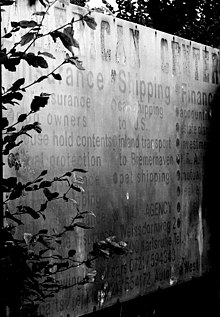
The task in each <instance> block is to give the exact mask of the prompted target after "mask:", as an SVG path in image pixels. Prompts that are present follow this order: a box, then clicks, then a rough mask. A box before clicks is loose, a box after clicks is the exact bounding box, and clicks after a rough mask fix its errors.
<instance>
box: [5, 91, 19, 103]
mask: <svg viewBox="0 0 220 317" xmlns="http://www.w3.org/2000/svg"><path fill="white" fill-rule="evenodd" d="M22 98H23V95H22V93H21V92H18V91H17V92H9V93H7V94H6V95H4V96H2V103H10V101H12V100H13V99H17V100H22Z"/></svg>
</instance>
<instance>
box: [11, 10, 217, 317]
mask: <svg viewBox="0 0 220 317" xmlns="http://www.w3.org/2000/svg"><path fill="white" fill-rule="evenodd" d="M16 10H17V11H16V17H17V18H18V17H19V18H18V19H22V18H24V17H25V16H26V18H27V14H28V13H27V12H26V13H25V12H24V9H23V8H22V9H21V8H19V7H18V8H17V9H16ZM22 10H23V11H22ZM79 12H80V13H83V12H84V13H85V11H83V9H81V8H78V7H75V6H71V5H70V6H64V7H63V6H62V5H60V4H59V5H56V6H55V7H54V14H53V13H52V14H50V18H49V22H48V25H47V26H46V29H47V30H49V29H50V28H52V27H54V26H60V25H61V24H62V23H66V22H68V21H69V20H71V18H72V17H73V16H75V19H77V16H78V13H79ZM93 16H94V17H95V20H96V22H97V24H98V27H97V30H95V31H94V30H91V29H89V28H87V27H86V25H83V24H82V23H81V22H79V23H78V24H77V23H76V25H75V37H76V39H77V40H78V41H79V46H80V49H76V54H78V55H79V58H80V59H81V60H82V61H83V66H84V67H85V70H84V71H81V70H78V69H77V68H75V67H74V66H73V65H66V66H62V68H61V70H60V74H61V76H62V81H56V80H54V79H53V80H52V79H48V80H47V81H46V82H43V83H40V84H39V85H38V87H36V86H34V88H33V89H32V88H30V90H29V94H28V96H26V97H25V100H24V102H23V106H22V107H21V108H19V107H18V109H17V110H15V108H13V109H11V110H10V113H8V117H9V118H10V119H11V121H12V120H13V118H16V117H18V115H19V113H21V112H22V108H23V107H25V106H29V104H30V101H31V97H32V96H33V95H35V94H37V93H39V92H41V91H45V92H48V93H51V94H52V95H51V98H50V102H49V105H48V106H47V107H45V109H43V110H42V111H41V112H39V113H36V114H35V118H34V121H38V120H39V121H40V122H41V123H42V128H43V132H42V134H41V135H38V134H35V135H33V137H32V139H30V138H25V139H24V145H23V146H22V147H21V148H20V149H19V150H18V152H19V156H20V159H21V162H22V166H23V168H22V169H21V170H19V176H20V177H21V178H23V179H26V178H28V177H34V175H36V174H37V173H38V172H39V171H40V170H42V169H48V170H49V171H50V174H51V175H56V174H59V173H61V172H65V171H68V170H71V169H73V168H74V167H76V168H83V169H86V170H88V173H87V174H86V176H85V177H84V188H85V193H84V194H83V195H81V194H79V195H76V194H74V196H73V198H74V199H75V200H77V201H78V203H79V206H80V208H83V209H86V210H88V209H89V210H92V211H93V212H94V213H95V214H96V217H93V216H88V217H87V219H86V221H87V224H89V225H91V226H94V229H92V230H82V229H80V228H79V229H78V232H77V235H76V234H74V235H73V236H71V238H70V239H69V238H68V239H66V241H65V242H64V248H65V251H67V252H68V250H69V249H71V248H76V249H77V250H78V251H79V253H80V256H81V258H83V257H84V255H85V254H86V253H87V251H89V250H91V249H92V245H93V242H95V241H97V240H100V239H101V240H102V239H104V238H106V237H108V236H112V235H115V236H116V237H117V238H118V239H119V240H122V241H125V242H127V243H128V247H129V249H130V250H132V252H131V253H129V254H128V255H127V256H119V257H115V258H114V259H110V260H103V261H97V263H96V267H95V268H96V270H97V272H98V275H97V280H96V282H95V283H92V284H89V285H84V286H81V287H79V288H75V289H74V288H73V289H72V288H71V289H70V290H66V291H65V292H64V293H63V294H62V295H59V296H58V297H57V298H55V299H52V300H51V301H50V302H47V303H45V304H44V305H42V307H41V312H42V313H43V314H45V316H54V317H55V316H61V315H62V316H65V317H67V316H68V317H70V316H71V317H72V316H77V315H82V314H84V313H87V312H91V311H92V310H93V309H94V307H96V309H101V308H103V307H106V306H110V305H112V304H113V303H116V301H117V300H118V299H119V300H120V301H125V300H128V299H131V298H134V297H136V296H139V295H143V294H148V293H150V292H153V291H155V290H156V289H158V287H161V288H167V287H170V286H172V285H173V284H176V283H179V282H185V281H187V280H188V279H190V278H192V277H195V276H201V275H203V274H204V273H205V272H207V271H208V270H209V266H210V263H209V260H208V256H207V252H208V250H209V228H208V226H207V222H206V219H205V216H204V208H203V204H202V201H203V197H204V195H205V193H204V188H203V180H204V156H205V153H206V149H207V145H208V135H209V130H210V125H209V123H210V116H211V108H210V105H211V102H212V100H213V96H214V94H215V90H216V88H217V85H218V83H219V76H220V74H219V52H218V50H216V49H213V48H210V47H206V46H204V45H202V44H198V43H195V42H191V41H189V40H185V39H182V38H178V37H176V36H172V35H169V34H166V33H162V32H159V31H156V30H154V29H150V28H146V27H142V26H140V25H135V24H132V23H129V22H126V21H122V20H119V19H115V18H113V17H111V16H105V15H102V14H98V13H94V14H93ZM46 20H47V19H46ZM46 20H45V21H46ZM8 43H10V39H9V40H8ZM38 45H39V46H38V47H36V51H38V50H42V49H43V50H44V51H48V52H50V53H53V54H54V56H56V57H57V59H56V60H52V62H51V67H53V66H55V65H56V63H57V62H58V63H59V61H62V60H63V58H64V57H65V53H64V52H63V48H62V47H61V44H59V43H57V44H55V48H54V44H53V43H50V42H48V40H47V39H46V38H42V39H41V40H39V43H38ZM20 74H23V75H24V74H25V78H26V80H27V81H29V82H32V81H33V80H35V79H36V78H37V76H40V75H42V73H41V71H40V70H37V71H36V70H35V69H32V68H30V67H27V66H26V65H25V64H24V65H23V66H22V67H21V69H20ZM10 76H14V74H12V75H11V74H7V76H6V77H7V80H11V77H10ZM32 199H34V198H32ZM34 204H37V201H34ZM66 206H67V207H66ZM73 210H74V207H73V206H72V205H70V204H68V203H67V205H63V204H60V205H59V204H57V205H54V204H51V206H50V211H49V213H48V219H49V220H48V223H49V224H50V225H51V228H54V227H55V228H58V227H59V226H62V225H63V224H65V222H68V221H69V219H70V218H71V215H72V214H73V212H74V211H73ZM30 226H32V225H31V224H30ZM87 271H88V269H86V268H79V270H75V271H73V272H68V273H67V274H66V275H65V276H64V277H63V279H64V280H65V281H66V282H67V283H69V284H71V283H74V282H76V281H77V280H80V279H81V278H82V277H83V276H84V275H85V273H86V272H87Z"/></svg>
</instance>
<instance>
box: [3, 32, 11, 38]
mask: <svg viewBox="0 0 220 317" xmlns="http://www.w3.org/2000/svg"><path fill="white" fill-rule="evenodd" d="M10 37H12V34H11V32H9V33H6V34H5V35H4V36H2V38H5V39H9V38H10Z"/></svg>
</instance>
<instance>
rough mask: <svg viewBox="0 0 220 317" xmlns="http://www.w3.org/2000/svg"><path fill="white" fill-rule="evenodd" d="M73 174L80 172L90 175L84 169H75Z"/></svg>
mask: <svg viewBox="0 0 220 317" xmlns="http://www.w3.org/2000/svg"><path fill="white" fill-rule="evenodd" d="M72 172H79V173H88V171H86V170H84V169H82V168H74V169H73V170H72Z"/></svg>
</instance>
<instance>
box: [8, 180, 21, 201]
mask: <svg viewBox="0 0 220 317" xmlns="http://www.w3.org/2000/svg"><path fill="white" fill-rule="evenodd" d="M18 184H19V183H18ZM21 195H22V187H20V186H17V187H15V188H14V190H13V191H12V192H11V194H10V196H9V200H15V199H17V198H19V197H21Z"/></svg>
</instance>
